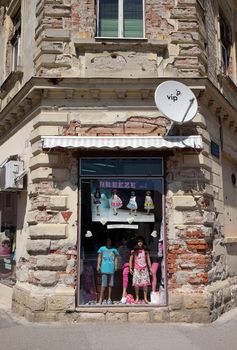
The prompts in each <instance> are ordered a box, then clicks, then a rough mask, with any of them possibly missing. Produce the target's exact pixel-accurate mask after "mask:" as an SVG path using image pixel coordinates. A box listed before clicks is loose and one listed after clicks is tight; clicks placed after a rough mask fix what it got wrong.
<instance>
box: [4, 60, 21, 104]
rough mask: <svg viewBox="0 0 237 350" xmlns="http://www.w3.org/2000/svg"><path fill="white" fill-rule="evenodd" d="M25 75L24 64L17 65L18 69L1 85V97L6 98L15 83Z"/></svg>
mask: <svg viewBox="0 0 237 350" xmlns="http://www.w3.org/2000/svg"><path fill="white" fill-rule="evenodd" d="M22 76H23V69H22V66H17V68H16V70H15V71H13V72H11V73H10V74H9V75H8V77H7V78H6V79H5V81H4V82H3V83H2V85H1V86H0V98H4V97H5V96H6V95H7V94H8V92H9V91H10V90H11V89H12V87H13V86H14V84H15V83H16V82H17V81H19V80H21V78H22Z"/></svg>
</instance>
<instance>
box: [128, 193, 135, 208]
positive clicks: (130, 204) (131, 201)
mask: <svg viewBox="0 0 237 350" xmlns="http://www.w3.org/2000/svg"><path fill="white" fill-rule="evenodd" d="M127 208H128V209H131V210H133V209H134V210H136V209H137V201H136V196H131V197H130V199H129V202H128V205H127Z"/></svg>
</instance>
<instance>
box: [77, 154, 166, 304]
mask: <svg viewBox="0 0 237 350" xmlns="http://www.w3.org/2000/svg"><path fill="white" fill-rule="evenodd" d="M80 175H81V176H80V218H81V219H80V222H81V229H80V251H79V256H80V264H79V274H78V276H80V278H79V280H78V284H79V285H78V290H79V293H78V304H79V305H100V304H102V305H104V304H106V305H121V306H122V305H126V304H130V305H137V304H143V303H145V301H146V297H144V290H145V289H146V290H147V296H148V302H149V303H152V304H156V305H160V304H165V303H166V300H165V295H166V281H165V273H164V270H165V264H164V263H165V249H164V244H165V239H164V235H163V216H164V215H163V208H164V205H163V200H164V195H163V193H164V189H163V187H164V184H163V160H162V158H146V159H140V158H139V159H134V158H123V159H121V158H116V159H111V158H105V159H101V158H100V159H97V158H93V159H92V158H91V159H81V162H80ZM138 237H140V239H142V240H143V248H144V249H140V248H139V249H138V248H137V239H138ZM143 250H144V252H145V253H144V261H143V263H144V264H143V265H142V266H138V265H137V263H138V262H139V261H140V260H139V259H140V254H143ZM131 255H133V259H132V261H131V259H130V257H131ZM131 267H132V269H133V271H132V273H131V271H130V268H131ZM146 269H147V271H148V276H147V275H146V276H145V277H144V276H143V275H144V273H143V272H144V271H145V270H146ZM137 270H139V274H140V275H139V276H138V278H139V279H138V280H139V288H138V293H139V298H138V297H137V293H136V288H135V286H134V285H133V284H136V287H137V282H136V283H135V282H134V278H135V277H136V276H137V275H136V274H137ZM143 270H144V271H143ZM137 299H139V300H137Z"/></svg>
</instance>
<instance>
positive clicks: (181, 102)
mask: <svg viewBox="0 0 237 350" xmlns="http://www.w3.org/2000/svg"><path fill="white" fill-rule="evenodd" d="M155 104H156V106H157V108H158V109H159V110H160V111H161V112H162V113H163V114H164V115H165V116H166V117H167V118H169V119H171V120H172V121H173V122H176V123H179V124H183V123H186V122H190V121H191V120H192V119H193V118H194V117H195V115H196V113H197V109H198V104H197V99H196V97H195V95H194V94H193V92H192V90H191V89H190V88H189V87H188V86H186V85H184V84H182V83H179V82H178V81H171V80H169V81H165V82H164V83H161V84H160V85H159V86H158V87H157V88H156V91H155Z"/></svg>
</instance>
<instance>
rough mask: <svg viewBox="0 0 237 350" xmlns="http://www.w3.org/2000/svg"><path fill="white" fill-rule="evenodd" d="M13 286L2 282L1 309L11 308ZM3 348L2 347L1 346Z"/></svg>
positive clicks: (0, 285) (0, 293) (0, 292)
mask: <svg viewBox="0 0 237 350" xmlns="http://www.w3.org/2000/svg"><path fill="white" fill-rule="evenodd" d="M11 305H12V288H11V287H8V286H6V285H5V284H2V283H0V310H6V311H7V310H8V311H9V310H11ZM0 350H1V348H0Z"/></svg>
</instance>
